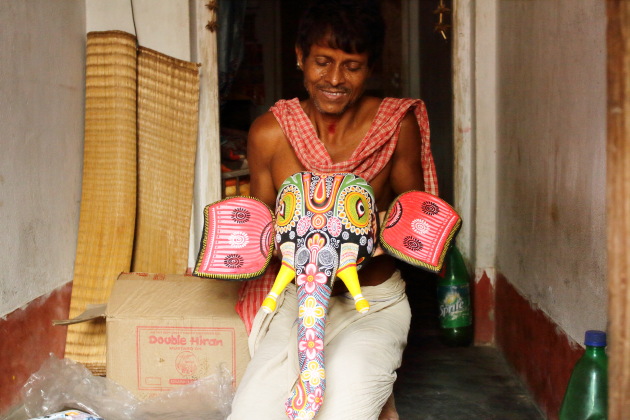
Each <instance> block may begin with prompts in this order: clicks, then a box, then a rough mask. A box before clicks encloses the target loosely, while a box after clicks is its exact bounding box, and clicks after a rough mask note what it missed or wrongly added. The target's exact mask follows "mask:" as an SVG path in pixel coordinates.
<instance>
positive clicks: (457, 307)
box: [437, 285, 472, 328]
mask: <svg viewBox="0 0 630 420" xmlns="http://www.w3.org/2000/svg"><path fill="white" fill-rule="evenodd" d="M437 297H438V304H439V305H440V325H441V326H442V328H458V327H467V326H469V325H471V324H472V316H471V314H470V288H469V287H468V285H460V286H438V290H437Z"/></svg>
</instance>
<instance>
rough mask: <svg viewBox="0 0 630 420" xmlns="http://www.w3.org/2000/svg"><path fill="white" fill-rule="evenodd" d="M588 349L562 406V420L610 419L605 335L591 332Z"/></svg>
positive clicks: (587, 333)
mask: <svg viewBox="0 0 630 420" xmlns="http://www.w3.org/2000/svg"><path fill="white" fill-rule="evenodd" d="M584 345H585V346H586V350H585V351H584V354H583V355H582V357H581V358H580V359H579V360H578V361H577V363H576V364H575V367H574V368H573V372H572V373H571V378H570V379H569V384H568V385H567V391H566V393H565V394H564V399H563V400H562V406H561V407H560V420H606V418H607V417H608V356H607V355H606V333H605V332H603V331H597V330H589V331H586V334H585V335H584Z"/></svg>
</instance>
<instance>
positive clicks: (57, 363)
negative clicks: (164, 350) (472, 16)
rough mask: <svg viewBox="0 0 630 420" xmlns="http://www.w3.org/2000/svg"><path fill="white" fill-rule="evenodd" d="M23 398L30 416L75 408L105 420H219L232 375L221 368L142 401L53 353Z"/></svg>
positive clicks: (229, 395)
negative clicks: (206, 375)
mask: <svg viewBox="0 0 630 420" xmlns="http://www.w3.org/2000/svg"><path fill="white" fill-rule="evenodd" d="M22 395H23V399H24V409H25V411H26V414H27V415H28V416H29V417H38V416H43V415H46V414H51V413H55V412H58V411H61V410H64V409H68V408H76V409H79V410H83V411H86V412H88V413H91V414H94V415H97V416H100V417H103V418H104V419H105V420H167V419H168V420H172V419H179V420H196V419H203V420H223V419H225V418H226V417H227V416H228V415H229V413H230V406H231V403H232V398H233V391H232V376H231V374H230V372H229V371H228V370H227V369H226V368H225V367H222V366H221V367H219V368H218V369H217V372H216V373H215V374H213V375H210V376H208V377H205V378H202V379H199V380H197V381H195V382H193V383H190V384H188V385H186V386H183V387H180V388H177V389H175V390H172V391H170V392H165V393H163V394H160V395H159V396H157V397H155V398H152V399H149V400H146V401H140V400H138V399H137V398H136V397H135V396H134V395H133V394H132V393H131V392H129V391H128V390H126V389H125V388H123V387H122V386H121V385H119V384H117V383H116V382H114V381H112V380H110V379H107V378H104V377H100V376H94V375H92V373H91V372H90V371H89V370H88V369H87V368H85V367H84V366H83V365H81V364H79V363H77V362H74V361H72V360H70V359H59V358H57V357H55V356H54V355H52V354H51V357H50V358H49V359H48V360H47V361H46V362H44V364H43V365H42V367H41V368H40V370H39V371H37V372H35V373H34V374H32V375H31V377H30V378H29V380H28V381H27V382H26V384H24V387H23V388H22Z"/></svg>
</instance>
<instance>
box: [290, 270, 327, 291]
mask: <svg viewBox="0 0 630 420" xmlns="http://www.w3.org/2000/svg"><path fill="white" fill-rule="evenodd" d="M304 271H305V273H302V274H300V275H298V276H297V285H298V286H304V289H305V290H306V292H307V293H313V292H314V291H315V286H316V284H317V283H319V284H326V281H327V280H328V278H327V277H326V275H325V274H324V273H322V272H320V271H318V270H317V266H316V265H315V264H313V263H309V264H307V265H306V269H305V270H304Z"/></svg>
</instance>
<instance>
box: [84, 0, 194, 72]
mask: <svg viewBox="0 0 630 420" xmlns="http://www.w3.org/2000/svg"><path fill="white" fill-rule="evenodd" d="M188 1H189V0H166V1H165V0H160V1H156V0H133V1H131V0H85V14H86V31H87V32H92V31H109V30H120V31H125V32H128V33H130V34H136V31H137V34H136V35H137V39H138V43H139V44H140V45H142V46H143V47H147V48H151V49H153V50H156V51H159V52H161V53H163V54H166V55H170V56H171V57H175V58H179V59H180V60H185V61H190V52H191V49H190V12H189V5H188ZM132 4H133V15H132V12H131V5H132ZM132 16H133V17H135V28H134V23H133V22H134V19H133V18H132Z"/></svg>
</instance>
